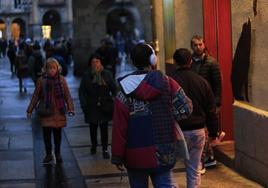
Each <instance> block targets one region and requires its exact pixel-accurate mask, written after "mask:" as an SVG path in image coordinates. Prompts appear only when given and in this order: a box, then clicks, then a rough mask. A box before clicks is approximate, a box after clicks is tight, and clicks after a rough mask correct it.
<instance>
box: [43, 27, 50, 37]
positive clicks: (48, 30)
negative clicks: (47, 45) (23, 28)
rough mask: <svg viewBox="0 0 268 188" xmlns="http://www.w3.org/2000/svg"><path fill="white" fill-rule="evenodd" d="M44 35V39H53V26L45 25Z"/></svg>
mask: <svg viewBox="0 0 268 188" xmlns="http://www.w3.org/2000/svg"><path fill="white" fill-rule="evenodd" d="M42 33H43V38H45V39H50V38H51V25H43V26H42Z"/></svg>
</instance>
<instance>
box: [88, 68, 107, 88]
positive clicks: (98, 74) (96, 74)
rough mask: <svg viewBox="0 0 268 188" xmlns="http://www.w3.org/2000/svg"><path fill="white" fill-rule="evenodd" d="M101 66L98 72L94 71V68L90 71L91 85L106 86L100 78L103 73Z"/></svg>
mask: <svg viewBox="0 0 268 188" xmlns="http://www.w3.org/2000/svg"><path fill="white" fill-rule="evenodd" d="M103 69H104V68H103V66H101V69H100V70H99V71H96V70H95V69H94V68H92V70H91V74H92V76H93V79H92V83H95V84H98V85H106V82H105V81H104V79H103V78H102V76H101V72H102V71H103Z"/></svg>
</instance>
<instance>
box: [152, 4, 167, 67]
mask: <svg viewBox="0 0 268 188" xmlns="http://www.w3.org/2000/svg"><path fill="white" fill-rule="evenodd" d="M151 3H152V21H153V28H152V30H153V40H154V42H155V41H158V49H159V50H158V52H157V57H158V63H157V68H158V69H159V70H161V71H163V72H165V61H166V60H165V44H164V27H163V25H164V22H163V2H162V1H159V0H151Z"/></svg>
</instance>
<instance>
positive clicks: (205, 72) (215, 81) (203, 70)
mask: <svg viewBox="0 0 268 188" xmlns="http://www.w3.org/2000/svg"><path fill="white" fill-rule="evenodd" d="M192 60H193V63H192V70H193V71H194V72H196V73H198V74H199V75H200V76H202V77H203V78H205V79H206V80H207V81H208V83H209V85H210V86H211V89H212V91H213V94H214V96H215V100H216V105H217V106H221V90H222V83H221V71H220V67H219V64H218V63H217V61H216V59H214V58H213V57H212V56H207V55H206V56H205V57H204V58H203V60H196V59H195V58H194V57H193V58H192Z"/></svg>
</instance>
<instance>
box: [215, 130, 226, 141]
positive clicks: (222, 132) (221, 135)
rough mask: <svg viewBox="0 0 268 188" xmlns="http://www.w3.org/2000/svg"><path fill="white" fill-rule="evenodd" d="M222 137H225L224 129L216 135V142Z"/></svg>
mask: <svg viewBox="0 0 268 188" xmlns="http://www.w3.org/2000/svg"><path fill="white" fill-rule="evenodd" d="M224 137H225V132H224V131H221V132H219V135H218V137H217V139H218V142H221V141H222V140H223V138H224Z"/></svg>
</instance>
